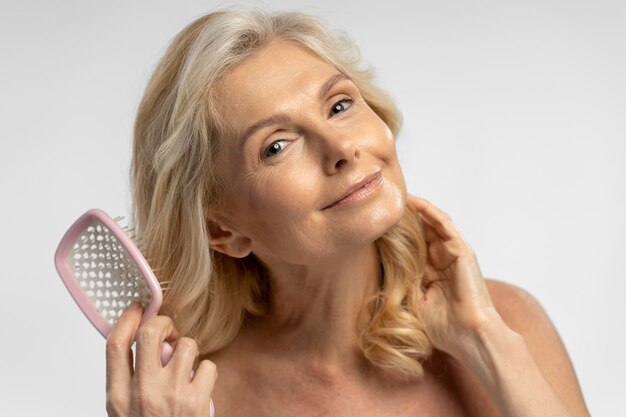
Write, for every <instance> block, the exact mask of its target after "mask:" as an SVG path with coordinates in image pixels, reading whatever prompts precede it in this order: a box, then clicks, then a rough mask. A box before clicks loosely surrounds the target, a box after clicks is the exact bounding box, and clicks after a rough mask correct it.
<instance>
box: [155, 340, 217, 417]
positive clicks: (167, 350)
mask: <svg viewBox="0 0 626 417" xmlns="http://www.w3.org/2000/svg"><path fill="white" fill-rule="evenodd" d="M173 353H174V348H172V345H170V344H169V343H167V342H163V346H162V348H161V363H162V364H163V366H165V365H167V363H168V362H169V361H170V358H171V357H172V354H173ZM193 375H194V372H193V369H192V370H191V375H189V380H190V381H191V380H192V379H193ZM209 401H210V402H211V403H210V405H211V416H210V417H213V416H214V415H215V408H214V406H213V399H212V398H211V399H210V400H209Z"/></svg>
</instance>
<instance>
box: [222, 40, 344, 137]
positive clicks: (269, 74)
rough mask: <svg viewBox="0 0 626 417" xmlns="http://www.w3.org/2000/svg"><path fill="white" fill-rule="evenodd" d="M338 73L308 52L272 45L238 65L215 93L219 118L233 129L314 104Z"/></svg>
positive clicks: (303, 49) (272, 43)
mask: <svg viewBox="0 0 626 417" xmlns="http://www.w3.org/2000/svg"><path fill="white" fill-rule="evenodd" d="M336 73H338V71H337V69H336V68H335V67H334V66H333V65H331V64H330V63H328V62H327V61H326V60H324V59H323V58H321V57H320V56H318V55H317V54H315V53H314V52H312V51H310V50H309V49H307V48H304V47H301V46H298V45H294V44H292V43H289V42H285V41H272V42H271V43H270V44H268V45H267V46H265V47H263V48H262V49H260V50H259V51H257V52H255V53H254V54H253V55H252V56H250V57H249V58H247V59H246V60H244V61H243V62H242V63H240V64H239V65H237V67H235V68H234V69H233V70H232V71H231V72H230V73H229V74H228V75H227V76H226V77H225V78H224V80H223V81H222V83H220V86H219V89H218V90H217V93H218V99H219V107H220V109H221V110H222V111H221V114H222V115H223V117H224V118H225V119H226V121H227V124H228V125H229V126H230V127H231V128H233V129H235V130H241V129H245V126H247V125H248V124H249V123H254V121H256V120H258V119H260V118H264V117H268V116H271V115H272V114H273V113H275V112H279V111H283V110H287V108H289V107H290V105H294V104H295V101H296V100H317V98H318V97H317V95H318V91H319V88H320V86H321V85H323V84H324V82H325V81H327V79H328V78H329V77H330V76H332V75H334V74H336Z"/></svg>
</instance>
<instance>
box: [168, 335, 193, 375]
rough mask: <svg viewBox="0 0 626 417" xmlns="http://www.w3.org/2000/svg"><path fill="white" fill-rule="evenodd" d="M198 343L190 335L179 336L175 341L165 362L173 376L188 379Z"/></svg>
mask: <svg viewBox="0 0 626 417" xmlns="http://www.w3.org/2000/svg"><path fill="white" fill-rule="evenodd" d="M198 354H199V351H198V344H197V343H196V341H195V340H193V339H192V338H190V337H181V338H180V339H178V340H177V341H176V346H175V347H174V353H173V354H172V358H171V359H170V361H169V363H168V364H167V368H169V369H171V370H172V372H173V373H174V375H175V378H177V379H181V380H189V377H190V376H191V372H192V370H193V363H194V361H195V360H196V358H197V357H198Z"/></svg>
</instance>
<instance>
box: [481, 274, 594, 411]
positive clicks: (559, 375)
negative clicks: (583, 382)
mask: <svg viewBox="0 0 626 417" xmlns="http://www.w3.org/2000/svg"><path fill="white" fill-rule="evenodd" d="M485 282H486V284H487V289H488V290H489V294H490V296H491V300H492V302H493V304H494V307H495V308H496V311H497V312H498V314H500V317H502V320H503V321H504V322H505V323H506V324H507V326H508V327H509V328H511V329H512V330H513V331H514V332H516V333H518V334H519V335H521V336H522V337H523V338H524V340H525V342H526V345H527V346H528V349H529V351H530V352H531V354H532V356H533V358H534V359H535V362H536V364H537V366H538V368H539V369H540V370H541V373H542V374H543V376H544V378H546V380H547V381H548V382H549V383H550V385H551V386H552V387H553V389H554V390H555V392H556V393H557V395H559V397H560V398H561V399H562V400H563V401H564V402H565V403H566V404H567V406H568V407H570V408H571V410H572V411H573V412H574V413H575V414H576V415H580V416H584V415H588V410H587V408H586V405H585V402H584V399H583V395H582V390H581V388H580V385H579V382H578V378H577V376H576V372H575V370H574V366H573V364H572V361H571V359H570V357H569V355H568V353H567V349H566V347H565V344H564V343H563V340H562V339H561V337H560V335H559V332H558V331H557V328H556V326H555V325H554V323H553V322H552V320H551V319H550V317H549V316H548V313H547V311H546V310H545V309H544V307H543V306H542V305H541V303H540V302H539V301H538V300H537V298H535V296H533V295H532V294H531V293H530V292H529V291H527V290H525V289H523V288H521V287H519V286H517V285H514V284H511V283H507V282H504V281H500V280H496V279H485Z"/></svg>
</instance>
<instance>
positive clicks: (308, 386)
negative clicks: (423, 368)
mask: <svg viewBox="0 0 626 417" xmlns="http://www.w3.org/2000/svg"><path fill="white" fill-rule="evenodd" d="M218 368H219V369H220V371H219V372H220V374H219V376H220V378H218V381H217V382H216V386H215V389H214V391H213V400H214V402H215V407H216V417H252V416H255V417H265V416H267V417H269V416H272V417H287V416H289V417H291V416H298V417H318V416H338V417H339V416H340V417H348V416H359V417H391V416H402V417H413V416H415V417H418V416H429V417H438V416H441V417H444V416H445V417H472V416H481V417H483V416H491V415H497V414H491V413H490V412H489V409H488V407H482V406H481V404H480V401H481V397H480V395H478V396H476V395H472V393H470V392H459V389H467V386H468V384H467V383H465V384H458V383H457V382H458V381H455V379H454V378H455V377H458V375H456V374H457V373H455V372H449V373H444V374H441V375H434V374H431V373H427V374H426V375H425V378H424V380H423V381H420V382H419V383H415V384H408V385H407V384H405V385H402V386H399V385H398V384H387V383H384V381H383V382H382V383H380V384H376V385H375V386H373V385H367V384H356V383H349V382H345V381H336V382H328V383H326V384H323V385H320V384H319V383H318V382H316V381H306V378H297V379H296V378H292V377H290V376H286V375H287V373H285V372H282V371H281V370H280V369H274V370H273V371H272V370H268V371H267V372H265V373H256V372H252V373H251V372H241V371H240V372H239V373H237V374H235V373H231V372H229V371H228V370H227V369H225V367H224V366H221V367H220V365H219V364H218ZM469 385H471V384H469ZM482 401H484V398H483V399H482ZM468 402H473V403H472V404H468ZM477 410H480V411H479V412H477Z"/></svg>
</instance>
